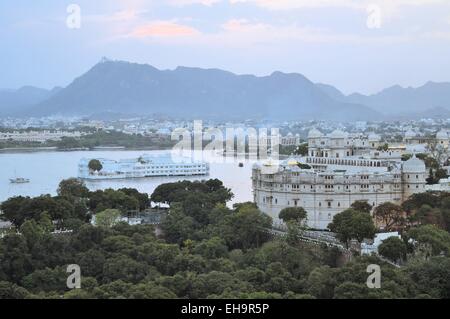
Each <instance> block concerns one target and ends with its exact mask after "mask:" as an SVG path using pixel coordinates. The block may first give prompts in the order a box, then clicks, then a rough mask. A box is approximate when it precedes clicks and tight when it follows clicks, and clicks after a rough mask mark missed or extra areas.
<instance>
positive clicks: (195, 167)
mask: <svg viewBox="0 0 450 319" xmlns="http://www.w3.org/2000/svg"><path fill="white" fill-rule="evenodd" d="M91 160H92V159H86V158H83V159H81V160H80V163H79V164H78V177H79V178H82V179H89V180H101V179H124V178H125V179H128V178H141V177H153V176H195V175H208V174H209V164H208V163H206V162H200V161H194V160H192V159H191V158H185V157H179V158H172V157H171V156H170V155H156V156H150V155H142V156H141V157H139V158H134V159H121V160H117V161H116V160H111V159H105V158H99V159H98V161H100V163H101V165H102V169H101V170H100V171H93V170H91V169H89V162H90V161H91Z"/></svg>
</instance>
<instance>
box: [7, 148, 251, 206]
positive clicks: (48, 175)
mask: <svg viewBox="0 0 450 319" xmlns="http://www.w3.org/2000/svg"><path fill="white" fill-rule="evenodd" d="M167 152H170V151H125V150H115V151H114V150H102V151H74V152H54V151H49V152H21V153H0V202H1V201H4V200H6V199H8V198H10V197H13V196H18V195H22V196H39V195H41V194H51V195H55V194H56V190H57V188H58V184H59V182H60V181H61V180H63V179H66V178H70V177H77V173H78V172H77V170H78V162H79V161H80V159H81V158H108V159H116V160H118V159H125V158H137V157H139V156H140V155H142V154H163V153H167ZM205 160H206V161H207V162H209V163H210V174H209V176H196V177H183V176H177V177H149V178H142V179H129V180H102V181H86V186H87V187H88V188H89V189H90V190H98V189H106V188H113V189H118V188H122V187H128V188H136V189H137V190H139V191H140V192H146V193H148V194H151V193H152V192H153V190H154V189H155V188H156V187H157V186H158V185H160V184H163V183H169V182H176V181H179V180H185V179H187V180H202V179H209V178H218V179H220V180H221V181H223V183H224V185H225V186H226V187H228V188H231V190H232V192H233V193H234V195H235V196H234V198H233V200H232V201H231V204H233V203H238V202H245V201H252V200H253V196H252V189H251V167H252V163H251V162H250V161H245V162H244V167H239V166H238V162H237V161H234V160H229V163H228V162H227V163H226V162H225V161H224V158H223V157H221V156H219V155H209V156H205ZM14 177H24V178H28V179H30V183H28V184H12V183H10V181H9V179H10V178H14Z"/></svg>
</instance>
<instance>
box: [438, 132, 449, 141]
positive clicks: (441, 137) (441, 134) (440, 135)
mask: <svg viewBox="0 0 450 319" xmlns="http://www.w3.org/2000/svg"><path fill="white" fill-rule="evenodd" d="M436 138H437V139H438V140H447V139H448V133H447V131H445V130H440V131H439V132H437V134H436Z"/></svg>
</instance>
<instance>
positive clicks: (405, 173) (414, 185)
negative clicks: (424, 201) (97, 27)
mask: <svg viewBox="0 0 450 319" xmlns="http://www.w3.org/2000/svg"><path fill="white" fill-rule="evenodd" d="M426 175H427V170H426V168H425V163H424V162H423V161H422V160H420V159H418V158H417V157H416V155H415V154H414V155H413V157H411V158H410V159H409V160H407V161H405V162H403V164H402V191H403V198H402V201H405V200H407V199H408V197H409V196H411V195H412V194H416V193H422V192H425V184H426V181H425V179H426Z"/></svg>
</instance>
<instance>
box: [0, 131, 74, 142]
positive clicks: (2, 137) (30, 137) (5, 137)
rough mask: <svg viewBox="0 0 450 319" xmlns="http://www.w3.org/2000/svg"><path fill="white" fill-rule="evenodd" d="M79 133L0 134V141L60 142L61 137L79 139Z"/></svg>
mask: <svg viewBox="0 0 450 319" xmlns="http://www.w3.org/2000/svg"><path fill="white" fill-rule="evenodd" d="M81 136H82V133H81V132H78V131H75V132H69V131H23V132H19V131H13V132H0V141H17V142H38V143H44V142H46V141H60V140H61V139H62V138H63V137H73V138H80V137H81Z"/></svg>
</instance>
